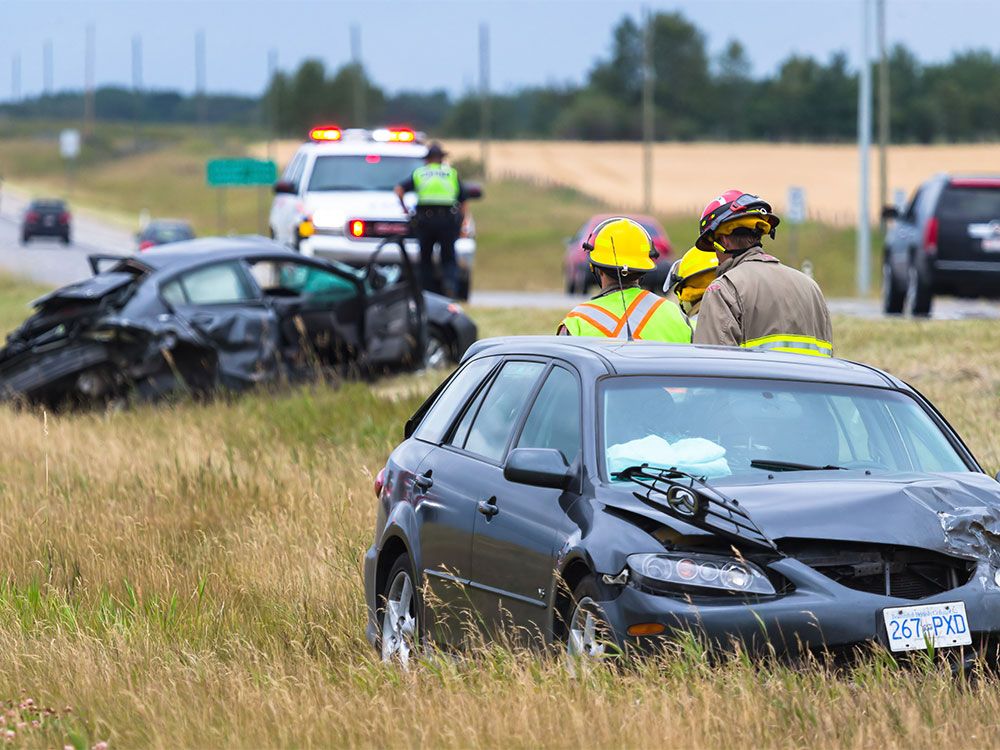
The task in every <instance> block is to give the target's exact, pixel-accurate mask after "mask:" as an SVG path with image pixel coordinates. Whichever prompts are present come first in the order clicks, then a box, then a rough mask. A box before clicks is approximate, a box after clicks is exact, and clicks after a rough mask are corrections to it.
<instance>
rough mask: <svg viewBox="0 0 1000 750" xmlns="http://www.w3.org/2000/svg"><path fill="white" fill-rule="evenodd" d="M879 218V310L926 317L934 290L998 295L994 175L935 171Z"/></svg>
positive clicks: (998, 200)
mask: <svg viewBox="0 0 1000 750" xmlns="http://www.w3.org/2000/svg"><path fill="white" fill-rule="evenodd" d="M883 215H884V216H885V217H886V218H887V219H891V220H892V222H891V224H890V225H889V228H888V231H887V232H886V236H885V255H884V259H883V263H882V300H883V308H884V310H885V312H887V313H901V312H904V311H905V312H908V313H911V314H913V315H928V314H930V311H931V304H932V302H933V299H934V295H937V294H948V295H953V296H956V297H986V298H992V299H998V298H1000V176H967V177H961V176H953V175H943V174H942V175H937V176H935V177H933V178H931V179H930V180H928V181H927V182H925V183H924V184H923V185H921V186H920V187H919V188H917V190H916V191H915V192H914V194H913V196H912V197H911V198H910V200H909V202H908V203H907V204H906V207H905V208H903V209H902V210H900V209H897V208H896V207H893V206H889V207H886V209H885V210H884V211H883Z"/></svg>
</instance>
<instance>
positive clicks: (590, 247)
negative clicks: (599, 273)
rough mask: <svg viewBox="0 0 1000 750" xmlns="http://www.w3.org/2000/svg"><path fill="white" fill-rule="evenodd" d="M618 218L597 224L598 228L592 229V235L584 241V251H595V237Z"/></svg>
mask: <svg viewBox="0 0 1000 750" xmlns="http://www.w3.org/2000/svg"><path fill="white" fill-rule="evenodd" d="M618 218H619V217H617V216H612V217H611V218H610V219H605V220H604V221H602V222H599V223H598V224H597V226H595V227H594V228H593V229H591V230H590V234H588V235H587V239H585V240H584V241H583V249H584V250H586V251H587V252H588V253H589V252H590V251H591V250H593V249H594V243H593V242H591V240H592V239H594V235H596V234H597V233H598V232H600V231H601V230H602V229H604V227H605V226H607V225H608V224H610V223H611V222H612V221H617V219H618ZM591 268H593V266H591Z"/></svg>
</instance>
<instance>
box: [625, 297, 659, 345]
mask: <svg viewBox="0 0 1000 750" xmlns="http://www.w3.org/2000/svg"><path fill="white" fill-rule="evenodd" d="M664 302H666V300H665V299H663V297H660V298H659V299H658V300H656V302H654V303H653V305H652V307H650V308H649V310H647V311H646V315H645V316H644V317H643V319H642V320H641V321H640V322H639V325H637V326H636V327H635V330H633V331H632V335H633V336H634V337H635V338H637V339H638V338H642V336H640V335H639V334H641V333H642V329H643V328H645V327H646V323H648V322H649V319H650V318H652V317H653V313H655V312H656V311H657V310H658V309H660V305H662V304H663V303H664Z"/></svg>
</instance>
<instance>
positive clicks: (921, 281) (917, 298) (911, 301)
mask: <svg viewBox="0 0 1000 750" xmlns="http://www.w3.org/2000/svg"><path fill="white" fill-rule="evenodd" d="M932 301H933V295H932V294H931V284H930V279H928V278H927V272H926V271H924V270H922V269H921V268H920V265H919V264H918V263H916V262H914V261H911V262H910V267H909V273H908V279H907V285H906V302H905V307H906V311H907V312H908V313H909V314H910V315H912V316H913V317H915V318H926V317H927V316H929V315H930V314H931V303H932Z"/></svg>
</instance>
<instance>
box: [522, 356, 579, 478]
mask: <svg viewBox="0 0 1000 750" xmlns="http://www.w3.org/2000/svg"><path fill="white" fill-rule="evenodd" d="M517 447H518V448H555V449H556V450H557V451H559V452H560V453H562V454H563V458H565V459H566V463H573V461H574V460H576V457H577V454H579V452H580V385H579V383H577V380H576V378H575V377H574V376H573V374H572V373H571V372H570V371H569V370H566V369H564V368H562V367H554V368H553V369H552V371H551V372H550V373H549V376H548V377H547V378H546V379H545V384H544V385H543V386H542V389H541V390H540V391H539V392H538V397H537V398H536V399H535V403H534V404H533V405H532V407H531V411H530V412H529V413H528V419H527V420H526V421H525V423H524V429H523V430H521V437H520V438H518V441H517Z"/></svg>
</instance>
